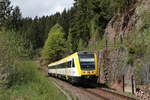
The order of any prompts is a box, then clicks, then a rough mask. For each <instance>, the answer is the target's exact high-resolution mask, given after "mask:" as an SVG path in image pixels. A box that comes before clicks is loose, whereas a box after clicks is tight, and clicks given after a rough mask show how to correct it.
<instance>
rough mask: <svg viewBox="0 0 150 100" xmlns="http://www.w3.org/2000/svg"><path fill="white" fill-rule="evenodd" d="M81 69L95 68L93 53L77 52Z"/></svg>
mask: <svg viewBox="0 0 150 100" xmlns="http://www.w3.org/2000/svg"><path fill="white" fill-rule="evenodd" d="M79 60H80V65H81V70H95V59H94V54H93V53H79Z"/></svg>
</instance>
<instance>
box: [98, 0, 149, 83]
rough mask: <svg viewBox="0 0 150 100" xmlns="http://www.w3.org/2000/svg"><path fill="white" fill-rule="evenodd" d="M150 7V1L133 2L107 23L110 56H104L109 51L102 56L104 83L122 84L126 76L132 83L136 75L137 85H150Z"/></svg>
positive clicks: (106, 31) (108, 54)
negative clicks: (119, 81)
mask: <svg viewBox="0 0 150 100" xmlns="http://www.w3.org/2000/svg"><path fill="white" fill-rule="evenodd" d="M135 1H136V2H135ZM149 5H150V0H134V2H132V4H130V5H129V7H128V8H127V9H126V10H125V11H124V12H122V13H118V14H117V15H115V16H114V17H113V18H112V19H111V21H110V22H109V23H108V25H107V27H106V29H105V37H106V40H107V46H106V47H107V48H106V49H107V52H104V51H106V49H105V50H103V52H99V55H101V57H100V58H103V61H101V62H100V65H101V68H100V69H101V73H103V79H104V80H110V81H116V80H122V76H123V75H125V79H126V80H129V79H131V76H132V75H134V77H135V79H136V83H137V84H147V83H150V64H149V62H150V59H149V56H148V55H150V50H149V46H148V43H149V41H150V38H148V37H149V35H147V34H150V6H149ZM110 49H111V50H110ZM106 53H107V54H106ZM105 55H107V58H106V57H105ZM106 62H107V63H106Z"/></svg>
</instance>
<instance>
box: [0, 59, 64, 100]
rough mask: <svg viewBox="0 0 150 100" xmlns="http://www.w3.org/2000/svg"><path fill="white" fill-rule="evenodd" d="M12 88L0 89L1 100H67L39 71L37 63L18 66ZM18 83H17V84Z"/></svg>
mask: <svg viewBox="0 0 150 100" xmlns="http://www.w3.org/2000/svg"><path fill="white" fill-rule="evenodd" d="M14 74H15V75H13V76H12V80H13V78H15V80H13V81H12V82H13V83H15V84H13V86H12V87H10V88H3V87H0V98H1V100H16V99H19V100H26V99H27V100H66V97H65V96H64V95H63V94H62V93H61V92H60V91H59V90H58V89H57V88H56V87H55V86H54V84H53V83H52V82H51V81H50V80H48V79H47V78H46V77H45V75H44V74H43V73H41V72H40V71H39V70H38V69H37V64H36V63H35V61H21V62H19V64H17V65H16V69H15V73H14ZM15 81H16V82H15Z"/></svg>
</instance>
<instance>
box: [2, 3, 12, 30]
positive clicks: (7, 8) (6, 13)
mask: <svg viewBox="0 0 150 100" xmlns="http://www.w3.org/2000/svg"><path fill="white" fill-rule="evenodd" d="M10 4H11V2H10V0H2V1H0V27H1V26H4V25H5V22H6V21H7V20H8V18H9V17H10V14H11V12H12V6H11V5H10Z"/></svg>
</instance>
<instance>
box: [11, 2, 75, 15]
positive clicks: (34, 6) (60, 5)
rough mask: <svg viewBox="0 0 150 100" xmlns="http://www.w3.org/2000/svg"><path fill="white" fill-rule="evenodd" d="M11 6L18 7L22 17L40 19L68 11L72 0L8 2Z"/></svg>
mask: <svg viewBox="0 0 150 100" xmlns="http://www.w3.org/2000/svg"><path fill="white" fill-rule="evenodd" d="M10 1H11V3H12V5H14V6H16V5H17V6H19V8H20V10H21V12H22V15H23V17H35V16H38V17H41V16H43V15H51V14H54V13H56V12H62V11H63V10H64V8H66V9H69V8H70V7H71V6H72V5H73V1H74V0H10Z"/></svg>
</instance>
